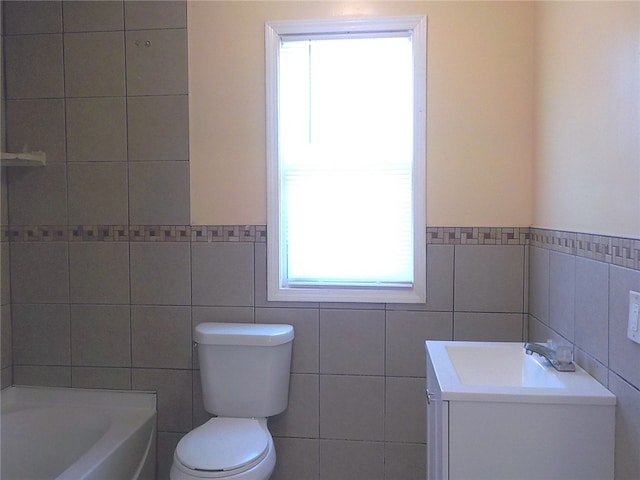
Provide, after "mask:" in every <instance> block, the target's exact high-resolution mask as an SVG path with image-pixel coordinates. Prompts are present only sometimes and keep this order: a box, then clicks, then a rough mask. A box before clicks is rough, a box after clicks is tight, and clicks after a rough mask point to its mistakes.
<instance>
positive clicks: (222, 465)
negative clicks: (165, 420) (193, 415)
mask: <svg viewBox="0 0 640 480" xmlns="http://www.w3.org/2000/svg"><path fill="white" fill-rule="evenodd" d="M270 439H271V437H270V435H269V433H268V431H267V430H266V428H265V427H263V426H262V425H261V424H260V422H259V421H258V420H256V419H253V418H229V417H215V418H212V419H210V420H209V421H208V422H206V423H205V424H204V425H201V426H200V427H198V428H196V429H194V430H192V431H191V432H189V433H188V434H187V435H185V436H184V437H183V438H182V439H181V440H180V442H178V446H177V447H176V451H175V460H177V461H178V462H179V468H180V469H181V470H186V471H190V472H192V474H195V475H197V476H198V477H204V478H221V477H227V476H231V475H237V474H239V473H242V472H244V471H247V470H249V469H251V468H253V467H255V466H256V465H257V464H259V463H260V462H261V461H262V460H263V459H264V458H265V457H266V455H267V453H268V451H269V443H270Z"/></svg>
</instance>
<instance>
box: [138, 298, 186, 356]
mask: <svg viewBox="0 0 640 480" xmlns="http://www.w3.org/2000/svg"><path fill="white" fill-rule="evenodd" d="M191 350H192V349H191V308H190V307H188V306H184V307H176V306H148V305H147V306H142V305H141V306H133V307H131V351H132V364H133V366H134V367H140V368H184V369H190V368H191V367H192V363H191Z"/></svg>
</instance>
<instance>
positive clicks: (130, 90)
mask: <svg viewBox="0 0 640 480" xmlns="http://www.w3.org/2000/svg"><path fill="white" fill-rule="evenodd" d="M126 50H127V54H126V57H127V95H132V96H133V95H184V94H186V93H187V92H188V90H189V87H188V80H187V57H188V55H187V29H186V28H183V29H175V30H141V31H127V32H126Z"/></svg>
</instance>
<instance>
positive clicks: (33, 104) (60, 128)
mask: <svg viewBox="0 0 640 480" xmlns="http://www.w3.org/2000/svg"><path fill="white" fill-rule="evenodd" d="M6 113H7V122H8V123H7V148H8V149H9V151H10V152H23V151H28V152H32V151H43V152H44V153H46V155H47V164H51V163H58V162H64V161H65V160H66V155H67V154H66V146H65V143H66V142H65V113H64V101H63V100H62V99H35V100H8V101H7V112H6Z"/></svg>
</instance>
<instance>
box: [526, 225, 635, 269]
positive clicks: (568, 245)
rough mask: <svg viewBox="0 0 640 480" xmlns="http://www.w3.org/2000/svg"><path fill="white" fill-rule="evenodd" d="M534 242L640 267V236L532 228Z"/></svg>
mask: <svg viewBox="0 0 640 480" xmlns="http://www.w3.org/2000/svg"><path fill="white" fill-rule="evenodd" d="M531 245H532V246H534V247H540V248H546V249H548V250H554V251H557V252H563V253H568V254H571V255H577V256H579V257H585V258H590V259H593V260H598V261H601V262H605V263H609V264H612V265H618V266H621V267H626V268H632V269H634V270H640V239H633V238H623V237H610V236H607V235H593V234H587V233H573V232H563V231H559V230H545V229H540V228H532V229H531Z"/></svg>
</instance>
